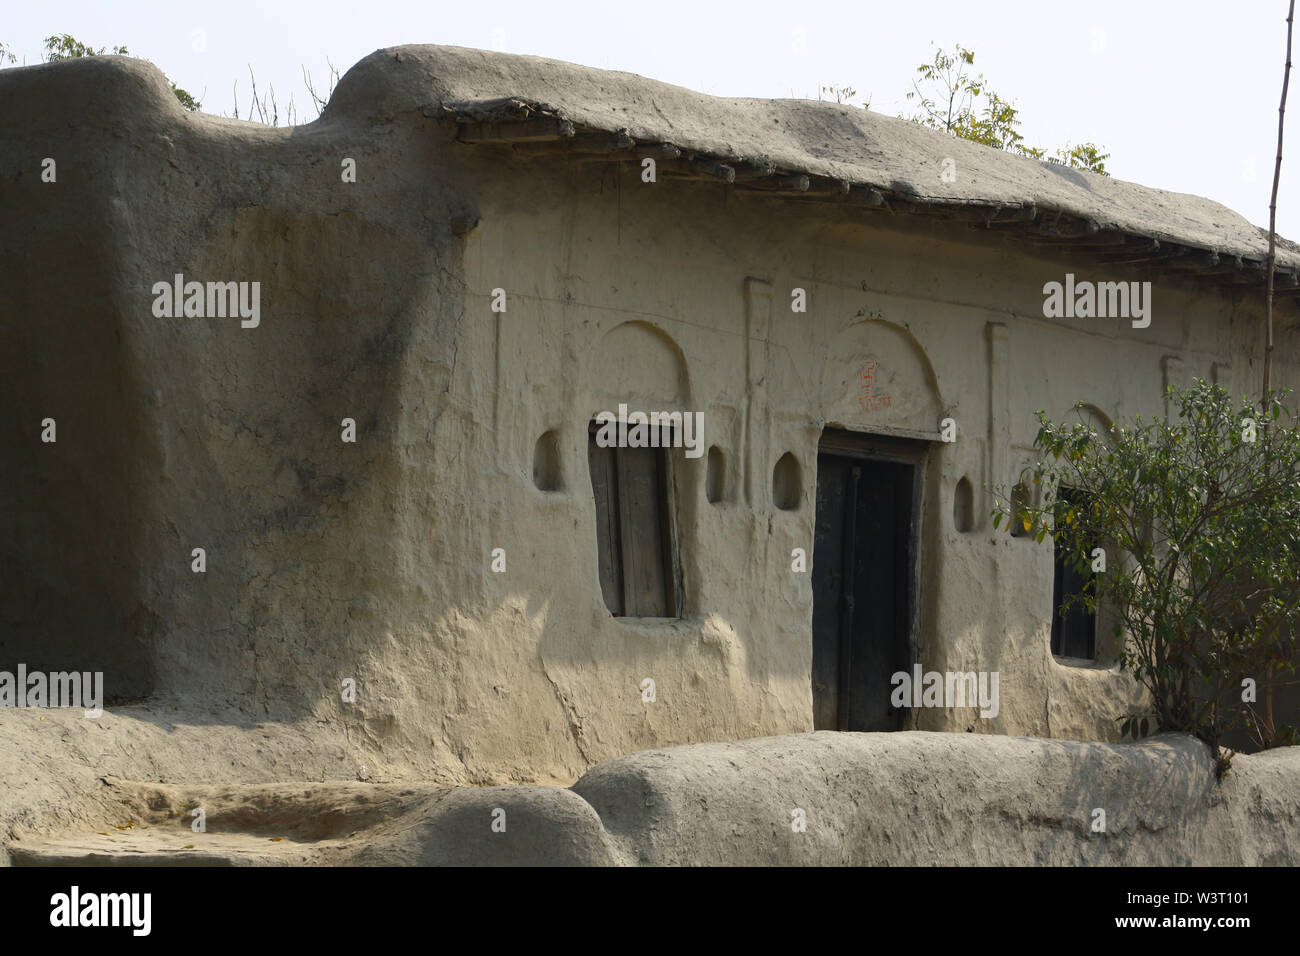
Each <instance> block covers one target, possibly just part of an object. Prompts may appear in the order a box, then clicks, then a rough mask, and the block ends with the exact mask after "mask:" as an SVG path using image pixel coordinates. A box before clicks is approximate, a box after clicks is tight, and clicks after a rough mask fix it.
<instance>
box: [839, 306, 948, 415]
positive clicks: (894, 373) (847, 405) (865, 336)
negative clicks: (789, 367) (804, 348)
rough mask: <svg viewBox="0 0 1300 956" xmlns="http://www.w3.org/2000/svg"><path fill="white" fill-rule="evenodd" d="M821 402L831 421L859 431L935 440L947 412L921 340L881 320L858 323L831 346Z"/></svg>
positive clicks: (847, 329) (844, 332)
mask: <svg viewBox="0 0 1300 956" xmlns="http://www.w3.org/2000/svg"><path fill="white" fill-rule="evenodd" d="M821 398H822V415H823V418H824V419H825V421H826V422H827V423H828V424H835V425H839V426H842V427H844V428H848V429H852V430H854V431H874V432H886V433H889V432H894V433H900V434H914V435H918V436H920V435H927V436H928V435H934V434H935V433H936V432H937V431H938V430H939V419H940V418H941V417H942V412H943V408H944V406H943V402H942V400H941V398H940V395H939V387H938V380H937V379H936V377H935V374H934V369H933V368H932V367H931V365H930V360H929V359H928V358H927V357H926V355H925V352H924V351H923V350H922V349H921V346H920V345H919V344H918V343H917V341H916V339H915V338H913V337H912V335H911V333H910V332H908V331H907V330H906V329H904V328H903V327H901V326H898V325H895V324H893V323H892V322H885V321H882V320H879V319H870V320H867V321H863V322H856V323H854V324H853V325H850V326H849V327H848V328H846V329H844V330H843V331H841V332H840V333H839V334H838V335H837V336H835V338H834V339H833V340H832V341H831V344H830V347H829V349H828V350H827V355H826V363H825V367H824V370H823V372H822V382H821Z"/></svg>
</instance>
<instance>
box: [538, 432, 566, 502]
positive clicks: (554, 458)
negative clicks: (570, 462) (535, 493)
mask: <svg viewBox="0 0 1300 956" xmlns="http://www.w3.org/2000/svg"><path fill="white" fill-rule="evenodd" d="M533 484H534V485H536V486H537V487H538V488H539V489H540V490H542V491H560V490H561V489H562V487H563V482H562V479H561V475H560V436H559V434H558V433H557V432H556V431H555V430H553V429H552V430H551V431H548V432H545V433H543V435H542V437H541V438H539V439H537V444H536V445H535V446H534V447H533Z"/></svg>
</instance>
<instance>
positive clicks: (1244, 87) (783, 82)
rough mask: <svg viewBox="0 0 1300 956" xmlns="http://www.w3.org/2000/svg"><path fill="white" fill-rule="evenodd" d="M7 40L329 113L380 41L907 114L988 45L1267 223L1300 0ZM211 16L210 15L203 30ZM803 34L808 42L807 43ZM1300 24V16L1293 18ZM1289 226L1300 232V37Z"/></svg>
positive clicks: (1032, 0) (215, 10) (488, 12)
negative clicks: (821, 96)
mask: <svg viewBox="0 0 1300 956" xmlns="http://www.w3.org/2000/svg"><path fill="white" fill-rule="evenodd" d="M7 6H8V9H7V11H6V15H5V17H4V20H3V24H2V25H0V41H3V42H4V43H6V44H8V45H9V46H10V47H12V49H13V50H14V52H15V53H16V54H17V55H18V57H19V60H20V62H21V61H22V60H24V59H25V60H26V62H27V63H28V64H34V63H38V62H40V58H41V52H42V42H41V41H42V39H43V38H44V37H46V36H48V35H50V34H53V33H71V34H72V35H73V36H75V37H76V38H77V39H79V40H81V41H83V42H85V43H88V44H91V45H93V46H96V47H99V46H112V45H117V44H121V45H124V46H126V47H128V48H129V50H130V51H131V53H132V54H133V55H136V56H142V57H145V58H146V59H149V60H152V61H153V62H154V63H156V64H157V65H158V66H159V67H160V68H161V69H162V70H163V71H164V72H165V73H166V74H167V75H168V76H169V77H170V78H171V79H172V80H173V81H174V82H176V83H177V84H179V85H180V86H181V87H183V88H184V89H187V90H189V91H190V92H191V93H193V94H194V95H195V96H198V97H199V98H200V99H201V100H202V101H203V108H204V110H205V111H206V112H212V113H221V114H229V113H230V111H231V110H232V108H233V98H232V90H231V87H232V83H233V82H234V81H235V80H238V81H239V98H240V104H241V111H242V109H243V108H244V106H245V105H246V103H247V100H248V93H249V84H248V68H249V65H250V64H251V65H252V67H253V71H254V73H255V74H256V76H257V80H258V85H259V87H265V86H267V85H274V87H275V89H276V92H277V96H278V98H279V99H280V101H281V102H282V103H283V102H284V101H285V100H287V98H288V94H289V93H290V92H292V93H293V94H294V102H295V105H297V106H298V107H299V112H300V115H301V114H304V113H305V114H306V118H314V116H315V111H314V110H312V109H311V108H310V106H309V103H308V97H307V95H306V91H305V89H304V88H303V84H302V78H301V67H302V66H306V67H307V69H308V70H310V71H311V72H312V74H313V76H314V77H315V79H316V80H318V81H321V80H323V79H324V77H325V76H326V73H327V70H326V65H325V60H326V58H327V57H328V58H329V59H330V60H332V61H333V62H334V64H335V66H337V67H338V68H339V70H340V72H346V71H347V68H348V67H350V66H351V65H352V64H354V63H355V62H356V61H357V60H359V59H361V58H362V57H363V56H365V55H366V54H368V53H371V52H373V51H374V50H376V49H379V48H380V47H385V46H395V45H399V44H404V43H439V44H450V45H455V46H470V47H481V48H485V49H493V48H497V49H503V50H505V51H507V52H510V53H529V54H534V55H538V56H547V57H554V58H556V59H561V60H569V61H571V62H575V63H581V64H584V65H587V66H595V67H603V68H607V69H617V70H626V71H630V72H633V73H640V74H642V75H644V76H649V77H653V78H654V79H657V80H664V81H666V82H669V83H676V84H678V85H681V86H687V87H690V88H692V89H696V90H700V91H702V92H705V93H712V94H714V95H719V96H760V97H769V96H770V97H788V96H796V97H810V98H816V96H817V91H818V89H819V87H821V86H824V85H832V84H834V85H837V86H853V87H855V88H856V89H857V90H858V92H859V94H860V97H866V96H868V95H869V96H870V99H871V105H872V109H874V110H876V111H878V112H882V113H888V114H890V115H896V114H897V113H899V112H900V111H906V112H908V113H909V114H910V113H911V108H910V105H909V104H908V103H907V102H906V101H905V99H904V94H905V93H906V92H907V90H908V89H910V88H911V82H912V78H913V76H914V73H915V68H916V66H917V65H918V64H920V63H921V62H923V61H926V60H929V59H930V58H931V56H932V52H933V51H932V48H931V41H934V42H935V43H937V44H939V45H941V46H944V47H948V48H951V46H952V45H953V44H954V43H955V42H960V43H962V44H963V45H964V46H966V47H968V48H970V49H973V50H974V51H975V52H976V61H975V66H976V69H977V70H978V71H979V72H982V73H983V74H984V75H985V77H986V79H987V80H988V82H989V85H990V87H991V88H992V89H994V90H995V91H997V92H998V93H999V94H1000V95H1002V96H1003V97H1004V98H1009V99H1011V100H1012V101H1013V102H1014V103H1015V104H1016V106H1017V107H1018V108H1019V109H1020V112H1021V117H1022V119H1023V125H1022V126H1021V132H1022V133H1023V134H1024V136H1025V140H1026V142H1027V143H1028V144H1030V145H1041V146H1047V147H1049V151H1050V149H1051V148H1055V147H1056V146H1059V145H1063V144H1064V143H1066V142H1067V141H1070V142H1073V143H1077V142H1080V141H1089V140H1090V141H1093V142H1096V143H1098V144H1100V145H1102V146H1104V147H1105V148H1106V150H1107V151H1108V152H1110V153H1111V159H1110V160H1109V161H1108V162H1107V169H1108V170H1109V171H1110V172H1111V173H1112V175H1114V176H1116V177H1118V178H1120V179H1128V180H1132V181H1134V182H1139V183H1143V184H1146V185H1149V186H1158V187H1161V188H1163V189H1170V190H1174V191H1176V192H1188V193H1195V194H1197V195H1201V196H1208V197H1210V198H1212V199H1215V200H1217V201H1219V202H1221V203H1223V204H1224V205H1226V206H1229V207H1230V208H1232V209H1235V210H1237V211H1238V212H1241V213H1242V214H1243V215H1245V216H1246V217H1247V218H1248V219H1250V220H1252V221H1253V222H1255V223H1256V224H1259V225H1263V226H1267V225H1268V201H1269V191H1270V188H1271V183H1272V172H1273V160H1274V156H1275V151H1276V143H1277V106H1278V98H1279V96H1280V93H1281V84H1282V65H1283V61H1284V51H1285V47H1286V23H1285V18H1286V6H1287V4H1286V2H1285V0H1237V2H1235V3H1232V4H1225V3H1223V2H1222V0H1217V2H1203V0H1187V2H1175V0H1169V2H1154V0H1123V2H1117V0H1091V2H1089V3H1088V4H1086V5H1085V4H1072V3H1063V2H1059V0H1025V2H1002V0H981V2H971V0H964V2H950V0H910V2H897V0H895V2H888V3H882V2H876V0H856V2H846V3H832V2H825V0H811V2H806V3H794V4H792V3H779V4H778V3H771V2H767V0H749V2H746V3H735V2H732V3H709V2H699V0H696V2H691V3H677V2H671V0H642V2H636V0H603V2H599V3H597V2H564V0H540V2H496V0H466V2H457V3H446V2H441V0H429V2H424V3H418V2H403V0H363V2H358V3H336V2H329V0H313V2H285V3H275V2H270V0H261V2H249V0H223V2H221V3H186V2H178V0H156V2H145V0H141V2H119V3H108V2H102V0H101V2H94V0H61V2H59V3H51V4H44V3H17V2H15V3H11V4H8V5H7ZM196 31H201V32H199V33H196ZM795 31H802V32H803V35H804V44H805V45H804V50H803V52H797V51H796V50H795V45H796V44H795V41H794V33H795ZM1297 33H1298V34H1300V31H1297ZM1296 59H1297V66H1298V69H1297V76H1296V77H1294V78H1293V79H1294V80H1295V82H1294V83H1293V84H1292V103H1293V104H1294V105H1293V107H1292V109H1291V111H1290V117H1291V119H1290V122H1289V123H1288V136H1287V151H1286V153H1285V155H1286V156H1287V157H1288V158H1287V159H1284V161H1283V165H1282V186H1281V191H1280V193H1279V197H1278V205H1279V208H1278V231H1279V232H1280V233H1282V234H1283V235H1287V236H1290V237H1291V238H1295V239H1298V240H1300V200H1297V199H1295V198H1292V197H1300V35H1298V36H1297V37H1296Z"/></svg>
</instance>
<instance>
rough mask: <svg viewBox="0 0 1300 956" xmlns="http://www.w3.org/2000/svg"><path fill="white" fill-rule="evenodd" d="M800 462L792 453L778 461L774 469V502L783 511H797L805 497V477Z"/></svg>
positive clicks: (787, 453)
mask: <svg viewBox="0 0 1300 956" xmlns="http://www.w3.org/2000/svg"><path fill="white" fill-rule="evenodd" d="M801 472H802V469H800V467H799V461H798V459H797V458H795V457H794V455H792V454H791V453H790V452H786V453H785V454H784V455H782V456H781V457H780V459H778V461H777V463H776V467H775V468H773V469H772V502H773V503H774V504H775V505H776V506H777V507H778V508H780V509H781V510H782V511H795V510H796V509H798V507H799V501H800V499H801V498H802V497H803V477H802V474H801Z"/></svg>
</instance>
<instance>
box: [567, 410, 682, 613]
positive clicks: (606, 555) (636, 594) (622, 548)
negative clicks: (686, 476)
mask: <svg viewBox="0 0 1300 956" xmlns="http://www.w3.org/2000/svg"><path fill="white" fill-rule="evenodd" d="M587 458H588V464H589V465H590V468H591V490H592V493H593V495H594V496H595V499H596V551H597V555H598V558H599V561H600V590H601V593H602V594H603V595H604V597H605V606H606V607H608V608H609V610H610V612H611V613H612V614H613V615H614V616H615V617H679V616H680V614H681V589H680V587H679V586H678V581H679V575H678V573H677V555H676V547H675V540H674V533H673V515H672V497H671V481H670V475H669V467H670V465H669V461H668V450H667V449H664V448H601V447H600V446H599V445H597V444H596V431H595V426H594V425H593V426H592V431H591V433H590V436H589V438H588V445H587Z"/></svg>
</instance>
